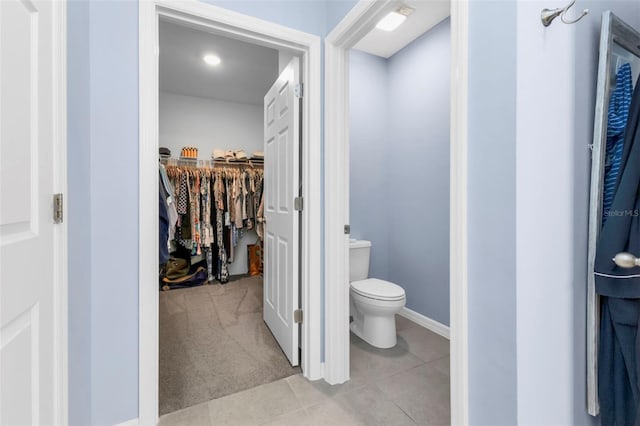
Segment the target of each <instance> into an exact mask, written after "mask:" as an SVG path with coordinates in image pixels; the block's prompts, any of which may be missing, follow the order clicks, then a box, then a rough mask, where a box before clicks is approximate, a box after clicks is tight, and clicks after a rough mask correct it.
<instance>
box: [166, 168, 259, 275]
mask: <svg viewBox="0 0 640 426" xmlns="http://www.w3.org/2000/svg"><path fill="white" fill-rule="evenodd" d="M263 178H264V174H263V171H262V170H258V169H249V168H247V169H246V170H245V169H237V168H222V169H215V168H214V169H213V170H212V169H210V168H197V167H193V166H191V167H184V168H181V167H176V166H168V167H167V179H165V178H163V177H161V180H162V182H163V185H164V184H165V181H166V182H168V184H169V185H170V186H172V187H173V188H171V191H172V193H173V194H174V195H173V197H174V198H175V199H177V203H174V204H177V205H176V209H175V210H176V215H177V220H176V221H175V223H174V227H175V233H174V235H175V243H177V244H178V245H179V246H181V247H183V248H184V249H186V250H187V251H188V253H190V254H191V255H196V254H197V255H199V254H202V253H204V254H205V256H206V259H207V269H208V275H209V277H212V276H213V277H215V278H216V279H217V280H219V281H220V282H221V283H225V282H227V281H228V280H229V268H228V265H229V263H231V262H233V260H234V254H235V246H236V245H237V244H238V243H239V241H240V239H241V238H242V237H243V235H244V233H245V232H246V230H247V229H251V228H252V227H254V224H255V223H256V213H257V210H258V209H257V208H256V207H255V206H256V203H259V202H260V201H261V198H262V192H261V189H262V186H263V183H262V181H263Z"/></svg>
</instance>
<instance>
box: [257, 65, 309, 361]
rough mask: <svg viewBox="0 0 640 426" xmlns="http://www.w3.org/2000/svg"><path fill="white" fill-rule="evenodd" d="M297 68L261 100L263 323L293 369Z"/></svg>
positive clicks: (295, 354)
mask: <svg viewBox="0 0 640 426" xmlns="http://www.w3.org/2000/svg"><path fill="white" fill-rule="evenodd" d="M299 82H300V63H299V60H298V58H293V59H292V60H291V62H289V64H288V65H287V67H286V68H285V69H284V70H283V71H282V73H281V74H280V76H279V77H278V80H277V81H276V82H275V83H274V85H273V86H272V87H271V89H269V92H268V93H267V94H266V96H265V97H264V156H265V162H264V163H265V164H264V185H265V189H264V220H265V231H264V236H265V237H264V256H265V260H264V262H265V276H264V321H265V322H266V323H267V326H268V327H269V328H270V329H271V332H272V333H273V335H274V337H275V338H276V340H277V341H278V343H279V344H280V347H281V348H282V351H283V352H284V353H285V354H286V355H287V358H289V362H290V363H291V365H294V366H295V365H298V337H299V336H298V324H296V323H295V322H294V319H293V311H294V310H296V309H297V308H298V268H299V264H298V223H299V212H298V211H296V210H295V209H294V198H295V197H297V196H298V191H299V183H300V177H299V164H300V159H299V153H300V149H299V143H300V106H299V99H298V98H297V97H296V94H295V87H296V85H297V84H299Z"/></svg>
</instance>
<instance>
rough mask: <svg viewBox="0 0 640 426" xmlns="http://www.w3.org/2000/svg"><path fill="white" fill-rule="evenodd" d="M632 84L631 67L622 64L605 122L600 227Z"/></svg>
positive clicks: (619, 151) (609, 195) (617, 166)
mask: <svg viewBox="0 0 640 426" xmlns="http://www.w3.org/2000/svg"><path fill="white" fill-rule="evenodd" d="M632 92H633V83H632V81H631V65H629V64H628V63H627V64H623V65H621V66H620V68H618V72H617V73H616V88H615V89H614V90H613V92H612V93H611V99H610V101H609V111H608V121H607V153H606V160H605V168H604V197H603V202H602V225H603V226H604V224H605V222H606V221H607V217H609V214H610V212H609V210H610V209H611V203H612V202H613V196H614V194H615V191H616V182H617V179H618V174H619V172H620V162H621V160H622V150H623V148H624V131H625V128H626V126H627V118H628V116H629V106H630V105H631V95H632Z"/></svg>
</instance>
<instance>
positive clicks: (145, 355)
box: [138, 0, 323, 424]
mask: <svg viewBox="0 0 640 426" xmlns="http://www.w3.org/2000/svg"><path fill="white" fill-rule="evenodd" d="M138 12H139V14H138V19H139V120H140V121H139V122H140V129H139V132H140V134H139V138H140V140H139V227H140V228H139V247H138V253H139V259H138V262H139V334H138V339H139V353H138V356H139V364H138V369H139V382H138V392H139V402H138V403H139V407H138V416H139V418H138V419H139V423H140V424H156V423H157V420H158V354H159V350H158V342H159V338H158V319H159V316H158V315H159V314H158V302H159V293H158V226H159V223H158V222H159V221H158V200H157V197H158V194H157V188H158V160H157V158H158V134H159V128H158V125H159V117H158V111H159V94H158V92H159V84H158V83H159V77H158V66H159V65H158V49H159V39H158V22H159V19H160V18H161V17H162V18H164V19H170V20H172V21H174V22H179V23H181V24H186V25H190V26H194V27H198V28H202V29H206V30H207V31H210V32H212V33H214V34H217V35H222V36H227V37H232V38H235V39H239V40H243V41H246V42H249V43H253V44H258V45H262V46H267V47H271V48H275V49H285V50H288V51H290V52H292V53H294V54H296V55H299V56H300V59H301V66H302V73H301V77H302V81H303V82H304V84H305V96H304V98H303V106H302V125H303V133H302V149H303V156H302V163H301V167H302V183H303V197H304V199H305V203H304V204H305V208H304V210H303V212H302V235H301V237H302V243H301V245H300V249H301V251H302V253H301V254H302V264H301V265H300V267H301V269H302V274H301V276H302V283H301V289H300V290H301V296H302V297H301V299H302V309H303V311H304V322H303V324H302V326H301V339H300V345H301V348H302V357H301V360H300V362H301V366H302V368H303V374H304V376H305V377H306V378H308V379H310V380H316V379H319V378H322V377H323V368H322V363H321V358H320V355H321V339H320V338H319V337H320V336H321V326H322V322H321V318H322V317H321V315H322V311H321V308H322V306H321V304H320V300H321V290H320V289H321V280H320V277H321V254H322V253H321V233H320V229H321V204H320V202H321V197H320V190H321V184H322V182H321V173H320V171H321V154H322V152H321V139H320V137H321V92H320V87H321V53H320V52H321V40H320V37H317V36H314V35H311V34H307V33H304V32H301V31H297V30H293V29H291V28H287V27H284V26H281V25H278V24H274V23H271V22H267V21H263V20H261V19H258V18H254V17H250V16H247V15H243V14H240V13H236V12H232V11H229V10H226V9H223V8H220V7H216V6H213V5H209V4H205V3H202V2H199V1H196V0H183V1H180V2H175V1H171V0H155V1H141V2H139V6H138Z"/></svg>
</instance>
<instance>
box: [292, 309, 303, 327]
mask: <svg viewBox="0 0 640 426" xmlns="http://www.w3.org/2000/svg"><path fill="white" fill-rule="evenodd" d="M293 322H294V323H296V324H302V309H296V310H295V311H293Z"/></svg>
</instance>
